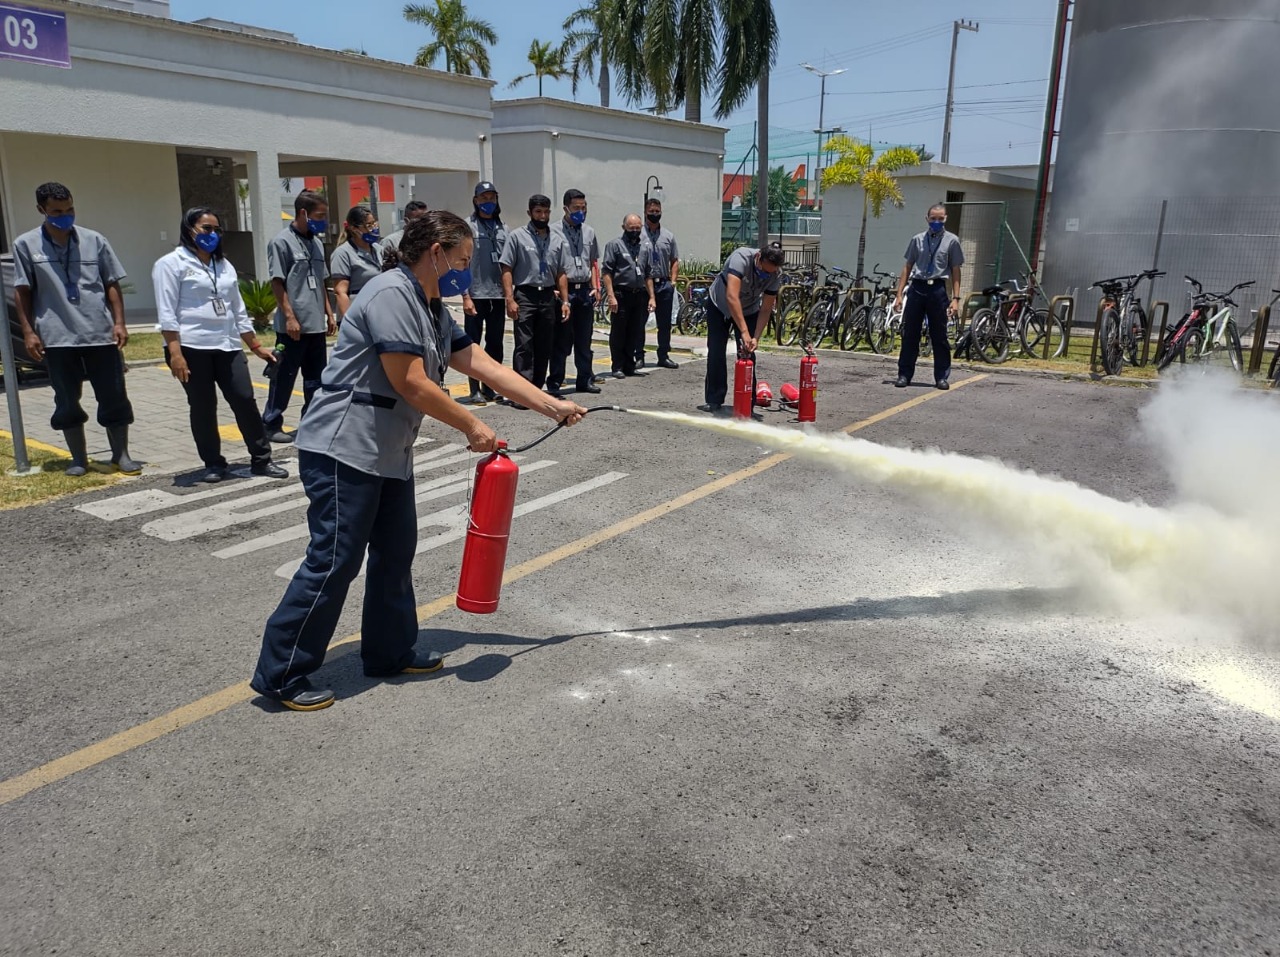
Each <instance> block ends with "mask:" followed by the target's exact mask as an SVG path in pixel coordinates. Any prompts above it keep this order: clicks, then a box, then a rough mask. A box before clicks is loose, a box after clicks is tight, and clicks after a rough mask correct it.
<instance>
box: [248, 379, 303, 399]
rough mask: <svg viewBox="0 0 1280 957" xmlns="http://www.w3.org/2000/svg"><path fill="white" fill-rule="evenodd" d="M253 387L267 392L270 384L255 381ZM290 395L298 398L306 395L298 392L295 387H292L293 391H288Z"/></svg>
mask: <svg viewBox="0 0 1280 957" xmlns="http://www.w3.org/2000/svg"><path fill="white" fill-rule="evenodd" d="M253 387H254V388H255V389H261V390H262V391H263V392H268V391H270V390H271V386H269V385H267V384H266V383H265V382H255V383H254V384H253ZM290 395H296V396H297V397H298V398H299V399H305V398H306V396H305V395H304V394H303V393H301V392H299V391H298V390H297V389H294V390H293V392H291V393H290Z"/></svg>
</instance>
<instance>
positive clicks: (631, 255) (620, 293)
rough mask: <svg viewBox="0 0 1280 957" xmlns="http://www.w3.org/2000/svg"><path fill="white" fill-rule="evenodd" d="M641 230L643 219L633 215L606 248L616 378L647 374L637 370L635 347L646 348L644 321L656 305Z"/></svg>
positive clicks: (605, 271)
mask: <svg viewBox="0 0 1280 957" xmlns="http://www.w3.org/2000/svg"><path fill="white" fill-rule="evenodd" d="M640 231H641V230H640V217H639V216H637V215H636V214H635V213H631V214H629V215H627V216H626V217H625V218H624V219H623V220H622V236H621V237H620V238H618V239H611V240H609V242H608V243H607V244H606V245H605V247H604V260H603V267H604V268H603V270H602V272H603V279H604V291H605V296H606V298H607V299H608V301H609V311H610V312H611V313H613V320H612V322H610V324H609V358H610V360H611V362H612V363H613V368H614V370H615V371H614V373H613V374H614V376H615V377H617V378H622V377H624V376H634V375H644V373H643V372H637V371H636V347H637V345H639V346H643V345H644V323H645V318H646V317H647V316H648V315H649V313H650V312H652V311H653V306H654V302H653V270H652V263H651V262H650V259H649V247H648V246H646V245H644V244H643V243H642V242H641V241H640Z"/></svg>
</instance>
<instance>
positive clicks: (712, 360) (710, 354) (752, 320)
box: [703, 300, 760, 405]
mask: <svg viewBox="0 0 1280 957" xmlns="http://www.w3.org/2000/svg"><path fill="white" fill-rule="evenodd" d="M759 317H760V314H759V313H752V314H751V315H749V316H744V317H743V318H744V319H746V320H747V328H748V329H754V328H755V327H756V320H757V319H758V318H759ZM731 329H732V330H733V338H734V341H735V342H737V343H738V352H739V353H741V352H742V333H741V332H740V331H739V330H738V326H737V324H736V323H735V322H734V321H733V320H732V319H730V318H729V317H728V316H726V315H725V314H724V313H723V312H721V311H720V310H719V309H717V308H716V307H715V305H714V304H713V303H712V302H711V301H710V300H708V301H707V378H706V381H705V383H704V385H703V392H704V397H705V398H706V400H707V405H724V400H725V397H726V396H727V395H728V394H729V376H728V373H727V371H726V366H727V364H728V361H729V360H728V358H727V357H726V356H725V350H726V349H727V348H728V346H729V330H731ZM747 358H748V359H750V360H751V362H752V363H753V365H754V363H755V361H756V354H755V353H754V352H753V353H751V354H750V355H749V356H747ZM751 394H752V395H755V394H756V377H755V370H754V368H753V369H752V373H751Z"/></svg>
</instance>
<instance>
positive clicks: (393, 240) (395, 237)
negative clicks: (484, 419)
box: [378, 229, 404, 256]
mask: <svg viewBox="0 0 1280 957" xmlns="http://www.w3.org/2000/svg"><path fill="white" fill-rule="evenodd" d="M402 239H404V230H403V229H397V230H396V231H395V232H394V233H392V234H391V235H390V236H383V237H382V242H380V243H378V255H379V256H381V255H382V254H383V253H384V252H386V251H387V250H388V249H394V250H395V251H396V252H399V251H400V240H402Z"/></svg>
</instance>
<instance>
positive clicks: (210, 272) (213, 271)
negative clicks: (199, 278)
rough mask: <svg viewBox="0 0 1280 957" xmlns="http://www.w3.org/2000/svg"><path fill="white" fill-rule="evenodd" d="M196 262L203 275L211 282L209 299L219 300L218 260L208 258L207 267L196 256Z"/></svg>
mask: <svg viewBox="0 0 1280 957" xmlns="http://www.w3.org/2000/svg"><path fill="white" fill-rule="evenodd" d="M196 262H198V263H199V264H200V268H201V269H203V270H204V274H205V275H206V276H208V277H209V279H210V280H212V281H213V295H212V296H211V297H210V298H212V299H217V298H219V296H218V260H216V259H214V258H213V257H210V258H209V265H205V261H204V260H203V259H201V258H200V257H199V256H196ZM210 266H212V268H210Z"/></svg>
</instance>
